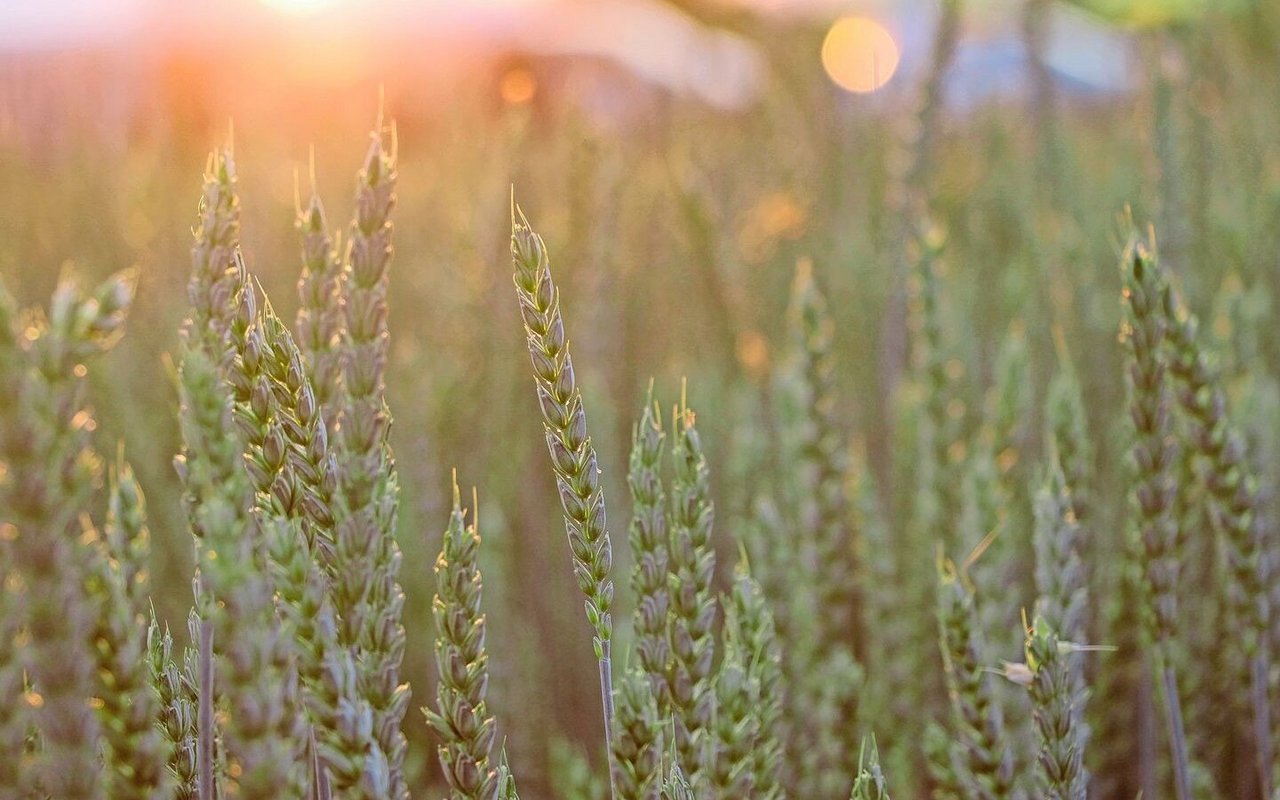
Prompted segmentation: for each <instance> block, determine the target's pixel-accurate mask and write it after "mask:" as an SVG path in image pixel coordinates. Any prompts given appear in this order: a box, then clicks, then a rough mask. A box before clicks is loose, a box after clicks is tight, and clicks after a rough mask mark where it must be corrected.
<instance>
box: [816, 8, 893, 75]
mask: <svg viewBox="0 0 1280 800" xmlns="http://www.w3.org/2000/svg"><path fill="white" fill-rule="evenodd" d="M898 57H899V52H898V43H897V42H895V41H894V40H893V35H892V34H891V33H889V30H888V29H887V28H885V27H884V26H883V25H881V24H880V23H878V22H876V21H875V20H871V19H867V18H866V17H844V18H842V19H839V20H836V22H835V24H834V25H832V26H831V30H829V31H827V38H826V39H824V40H823V42H822V67H823V69H825V70H826V71H827V75H828V76H829V77H830V78H831V80H832V81H834V82H835V84H836V85H837V86H839V87H840V88H841V89H844V90H845V91H849V92H855V93H858V94H864V93H866V92H874V91H875V90H876V89H879V88H880V87H881V86H884V85H885V84H886V83H888V81H889V79H890V78H892V77H893V73H894V72H895V71H896V70H897V69H898Z"/></svg>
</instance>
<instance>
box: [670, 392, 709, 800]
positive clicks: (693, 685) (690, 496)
mask: <svg viewBox="0 0 1280 800" xmlns="http://www.w3.org/2000/svg"><path fill="white" fill-rule="evenodd" d="M673 429H674V431H675V440H674V443H673V445H672V448H671V458H672V462H673V466H674V477H673V480H672V487H671V542H670V553H671V568H670V576H669V583H668V590H669V592H670V595H671V607H670V611H669V613H668V615H667V635H668V638H669V641H670V643H671V655H672V659H671V664H670V670H669V672H668V675H667V686H668V688H669V690H670V692H671V706H672V714H673V717H674V719H675V742H674V743H675V748H676V752H677V753H678V754H679V756H680V768H681V770H682V771H683V773H684V776H685V779H686V780H687V781H688V782H689V785H690V786H692V787H693V788H694V790H695V791H697V792H701V791H702V790H703V781H704V780H705V778H704V770H705V767H706V765H707V763H708V757H709V755H710V753H711V749H710V746H711V739H710V736H711V730H710V729H711V722H712V719H713V717H714V714H715V694H714V692H713V686H712V683H711V677H712V676H711V663H712V659H713V658H714V657H715V634H714V630H713V629H714V626H715V620H716V602H715V595H714V594H712V586H711V579H712V576H713V575H714V573H715V550H714V549H713V548H712V547H711V526H712V523H713V520H714V518H715V506H714V504H713V503H712V502H711V487H710V477H709V474H708V470H707V461H706V456H705V455H704V454H703V451H702V440H701V438H700V437H699V436H698V431H697V428H696V427H695V421H694V414H693V411H691V410H690V409H689V408H688V406H684V405H683V404H682V407H681V408H680V409H679V410H677V412H676V416H675V421H674V424H673Z"/></svg>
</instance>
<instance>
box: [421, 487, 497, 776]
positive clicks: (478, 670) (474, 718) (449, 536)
mask: <svg viewBox="0 0 1280 800" xmlns="http://www.w3.org/2000/svg"><path fill="white" fill-rule="evenodd" d="M473 505H474V503H473ZM473 513H474V509H473ZM479 549H480V534H479V532H478V530H477V527H476V523H475V522H474V521H473V522H472V524H471V525H467V524H466V522H465V514H464V512H463V509H462V504H461V501H460V500H459V496H458V485H457V482H456V480H455V482H454V485H453V510H452V512H451V513H450V515H449V526H448V528H446V529H445V533H444V540H443V542H442V544H441V549H440V555H439V557H438V558H437V559H436V565H435V572H436V595H435V598H434V599H433V600H432V602H431V611H432V615H433V616H434V618H435V628H436V642H435V656H436V668H437V670H438V671H439V674H440V682H439V684H438V686H437V688H436V709H435V710H432V709H428V708H423V709H422V712H423V714H425V715H426V717H427V721H428V722H429V723H430V724H431V727H432V728H434V729H435V731H436V733H437V734H438V735H439V737H440V739H441V744H440V745H439V747H438V748H437V752H438V754H439V758H440V767H441V769H442V770H443V772H444V776H445V779H446V780H447V781H448V783H449V788H450V793H451V797H452V798H453V800H490V798H493V797H495V796H514V794H515V781H514V779H513V778H512V777H511V775H510V771H509V770H507V769H506V761H505V755H504V757H503V761H502V763H501V765H500V766H495V765H494V764H492V763H491V761H490V757H491V753H492V750H493V743H494V739H495V736H496V734H497V723H496V722H495V720H494V718H493V716H492V715H491V714H490V713H489V710H488V706H487V704H486V702H485V695H486V692H487V689H488V685H489V656H488V654H487V653H486V651H485V617H484V614H483V612H482V611H481V608H480V601H481V595H482V594H483V587H482V584H481V576H480V570H479V569H478V567H477V566H476V561H477V555H478V553H479Z"/></svg>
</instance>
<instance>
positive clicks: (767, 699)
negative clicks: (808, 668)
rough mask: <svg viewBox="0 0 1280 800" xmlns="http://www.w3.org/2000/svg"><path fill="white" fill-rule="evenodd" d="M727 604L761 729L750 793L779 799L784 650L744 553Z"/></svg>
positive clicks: (728, 625)
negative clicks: (782, 651) (782, 650)
mask: <svg viewBox="0 0 1280 800" xmlns="http://www.w3.org/2000/svg"><path fill="white" fill-rule="evenodd" d="M726 600H727V603H726V604H725V630H726V633H725V637H726V641H733V642H735V643H736V646H737V647H738V648H740V649H741V650H742V658H743V662H744V667H745V670H746V677H747V682H748V686H749V688H750V690H751V691H750V692H749V693H748V696H749V697H750V698H751V700H752V706H753V708H752V714H753V716H754V718H755V721H756V730H755V732H754V737H753V740H752V743H751V750H750V770H751V786H752V793H751V796H752V797H755V798H758V800H780V798H783V797H785V796H786V795H785V793H784V792H783V790H782V781H781V773H782V768H783V763H782V761H783V731H782V723H783V715H782V709H783V703H784V700H785V698H784V697H783V694H784V691H785V687H784V685H783V678H782V655H781V652H780V647H779V641H778V637H777V632H776V630H775V629H774V624H773V614H772V612H771V610H770V606H769V603H768V601H767V600H766V599H765V596H764V592H763V590H762V589H761V588H760V584H758V583H757V582H756V580H755V578H753V577H752V576H751V572H750V569H749V567H748V564H747V560H746V557H745V555H744V556H742V557H741V558H740V559H739V561H738V565H737V567H736V568H735V570H734V581H733V588H732V590H731V592H730V594H729V597H728V598H726Z"/></svg>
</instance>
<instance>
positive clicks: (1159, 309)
mask: <svg viewBox="0 0 1280 800" xmlns="http://www.w3.org/2000/svg"><path fill="white" fill-rule="evenodd" d="M1121 269H1122V272H1123V278H1124V309H1125V316H1124V327H1123V329H1122V333H1123V337H1124V341H1125V343H1126V344H1127V345H1128V351H1129V369H1128V378H1129V409H1130V417H1131V419H1132V422H1133V429H1134V433H1135V437H1134V443H1133V454H1134V461H1135V463H1136V464H1137V467H1138V474H1137V485H1136V487H1135V489H1134V497H1135V501H1136V504H1137V510H1138V528H1139V535H1140V539H1141V541H1142V547H1143V557H1144V564H1143V567H1144V571H1145V577H1146V584H1147V591H1148V595H1149V598H1150V602H1151V604H1152V608H1153V612H1154V613H1153V631H1152V633H1153V635H1154V637H1155V640H1156V657H1157V659H1158V661H1159V672H1160V676H1161V680H1162V690H1163V694H1164V704H1165V716H1166V722H1167V724H1168V725H1169V739H1170V748H1171V751H1172V752H1171V757H1172V760H1173V773H1174V786H1175V789H1176V791H1177V797H1178V800H1190V797H1191V779H1190V776H1189V770H1188V758H1187V750H1186V734H1185V731H1184V730H1183V722H1182V704H1181V701H1180V700H1179V698H1178V687H1177V680H1176V678H1175V675H1174V668H1173V664H1172V657H1173V653H1172V648H1173V642H1174V639H1175V636H1176V634H1177V625H1178V614H1177V587H1178V571H1179V569H1180V559H1179V552H1178V536H1179V532H1178V524H1177V520H1175V519H1174V516H1173V506H1174V503H1175V500H1176V496H1177V486H1176V484H1175V475H1174V469H1175V467H1174V465H1175V463H1176V462H1177V458H1178V444H1177V442H1176V441H1175V440H1174V438H1173V435H1172V434H1173V431H1172V425H1173V418H1172V408H1171V397H1170V394H1171V391H1170V388H1169V385H1168V384H1169V382H1168V380H1167V377H1166V372H1167V371H1168V355H1167V352H1166V346H1165V338H1166V336H1167V334H1168V320H1167V319H1166V318H1165V316H1164V303H1165V299H1164V295H1165V293H1166V292H1168V291H1169V288H1168V282H1167V280H1166V279H1165V276H1164V273H1163V271H1162V270H1161V269H1160V267H1159V265H1158V263H1157V262H1156V260H1155V256H1154V255H1153V254H1152V253H1151V252H1150V251H1149V250H1148V249H1147V248H1146V247H1145V246H1144V245H1143V244H1141V243H1140V242H1138V241H1137V240H1136V238H1135V239H1131V240H1130V242H1129V244H1128V245H1127V246H1126V247H1125V250H1124V254H1123V256H1122V260H1121Z"/></svg>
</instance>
